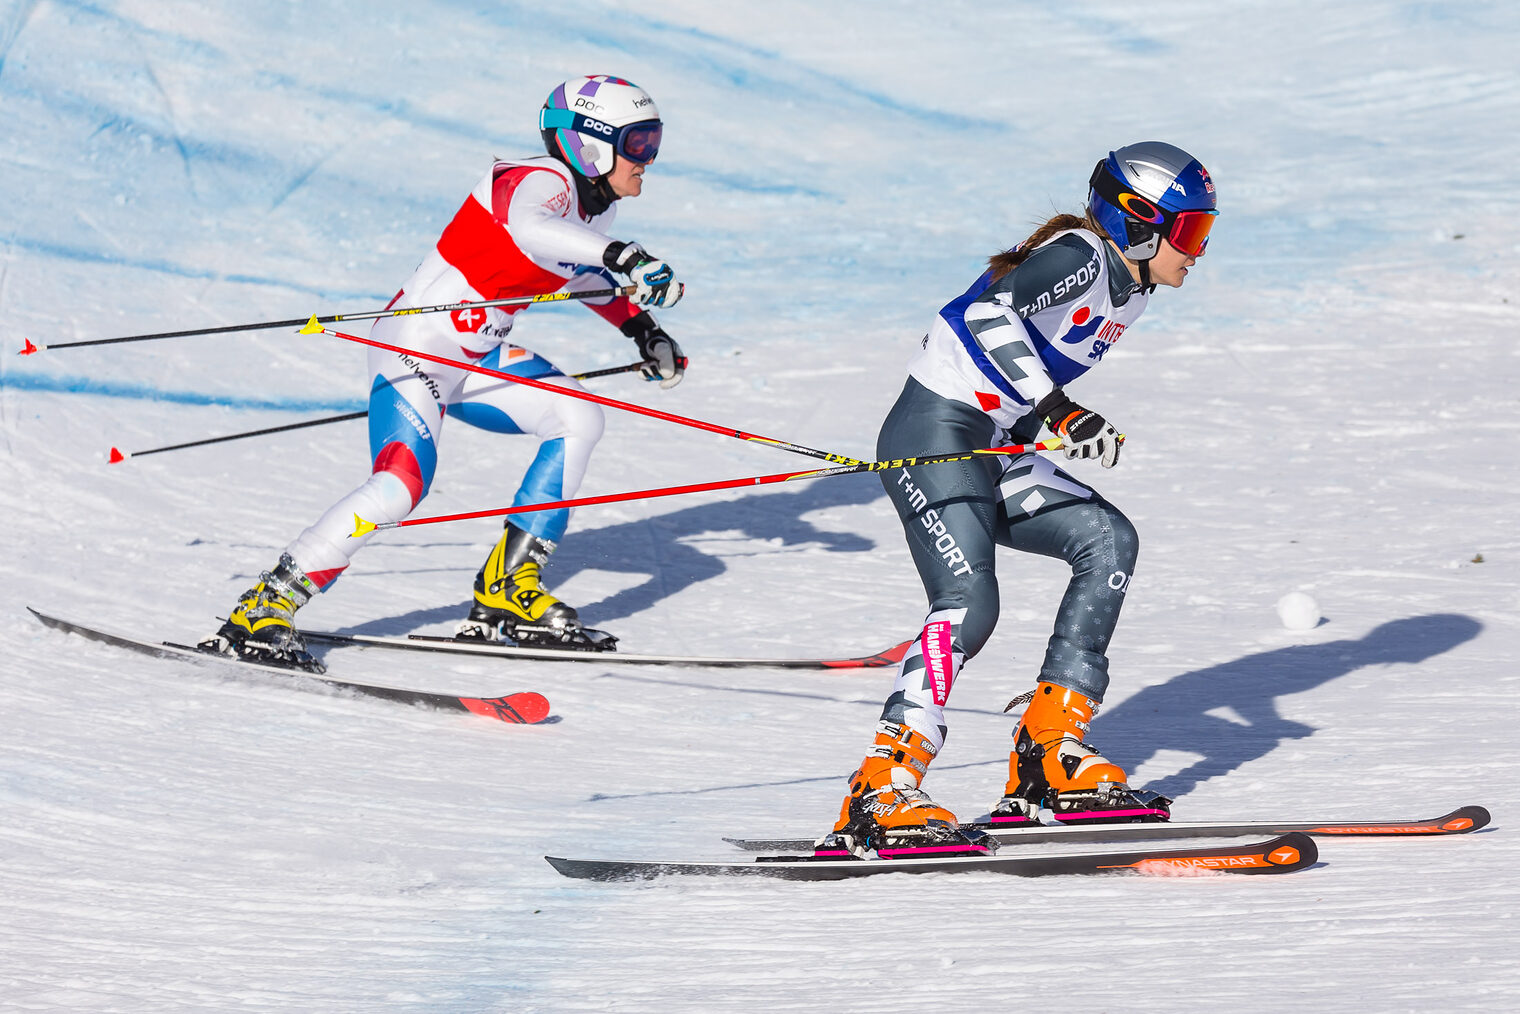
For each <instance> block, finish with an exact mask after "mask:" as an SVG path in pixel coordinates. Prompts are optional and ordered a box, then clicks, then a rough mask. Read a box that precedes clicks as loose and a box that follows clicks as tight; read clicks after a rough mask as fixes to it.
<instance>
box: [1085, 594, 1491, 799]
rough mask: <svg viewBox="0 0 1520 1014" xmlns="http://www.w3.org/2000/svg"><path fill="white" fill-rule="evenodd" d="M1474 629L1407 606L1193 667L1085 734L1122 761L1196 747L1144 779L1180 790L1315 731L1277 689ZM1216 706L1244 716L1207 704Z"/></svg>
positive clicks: (1308, 683)
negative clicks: (1285, 706) (1316, 640)
mask: <svg viewBox="0 0 1520 1014" xmlns="http://www.w3.org/2000/svg"><path fill="white" fill-rule="evenodd" d="M1482 629H1483V624H1481V623H1479V622H1478V621H1477V620H1475V619H1473V618H1472V617H1470V616H1461V615H1457V614H1452V613H1435V614H1432V615H1428V616H1412V617H1408V618H1406V619H1401V620H1392V621H1390V622H1388V623H1384V624H1382V625H1380V626H1378V627H1376V628H1374V629H1373V630H1372V631H1370V632H1369V633H1368V634H1367V635H1366V636H1365V637H1362V638H1359V639H1356V640H1341V641H1329V642H1326V643H1324V644H1303V645H1294V646H1292V647H1287V648H1278V649H1275V650H1273V651H1265V652H1261V653H1260V654H1256V655H1248V656H1246V657H1244V658H1240V659H1237V660H1235V661H1233V662H1225V663H1223V664H1221V665H1215V666H1210V667H1209V668H1207V669H1196V670H1194V671H1193V672H1189V673H1184V674H1182V675H1181V676H1177V677H1175V678H1174V679H1171V680H1169V681H1167V682H1166V683H1163V684H1161V685H1159V686H1154V687H1147V688H1146V689H1144V690H1141V691H1140V692H1139V693H1137V694H1135V695H1134V696H1133V697H1130V698H1128V699H1127V700H1125V701H1123V702H1122V703H1120V704H1116V705H1115V706H1114V708H1113V710H1111V711H1105V712H1104V713H1103V714H1102V715H1100V716H1099V717H1098V718H1097V719H1096V720H1095V721H1094V722H1093V737H1094V739H1095V740H1096V741H1097V742H1099V743H1101V744H1103V745H1104V747H1105V751H1106V752H1107V753H1108V756H1110V757H1113V758H1115V760H1117V761H1119V762H1120V763H1121V764H1124V765H1125V766H1126V768H1127V769H1128V770H1131V771H1133V770H1134V769H1135V768H1136V767H1138V766H1139V765H1140V764H1142V763H1144V762H1145V761H1147V760H1149V759H1150V758H1152V757H1154V756H1155V755H1156V754H1157V753H1158V752H1160V751H1162V750H1182V751H1187V752H1189V753H1197V754H1202V755H1203V758H1202V759H1201V760H1198V761H1196V762H1194V763H1193V764H1191V765H1189V766H1188V767H1186V768H1184V769H1183V770H1181V771H1179V772H1177V773H1176V774H1174V775H1168V776H1167V777H1165V778H1162V779H1160V780H1159V781H1156V782H1151V783H1149V784H1147V785H1146V786H1145V787H1146V788H1148V789H1153V790H1155V791H1157V792H1160V793H1162V794H1163V795H1167V796H1171V797H1172V798H1174V799H1176V798H1180V797H1181V796H1184V795H1186V794H1187V793H1188V792H1191V791H1192V790H1193V789H1194V788H1196V787H1197V786H1198V785H1199V783H1201V782H1204V781H1207V780H1208V779H1210V778H1215V777H1218V776H1219V775H1223V774H1227V773H1229V772H1231V771H1234V770H1235V769H1237V768H1239V767H1241V766H1243V765H1245V764H1247V763H1249V762H1250V761H1253V760H1256V759H1257V758H1259V757H1264V756H1266V755H1267V754H1269V753H1271V752H1272V751H1273V750H1275V749H1276V748H1277V747H1278V746H1279V745H1281V744H1282V743H1284V742H1286V741H1287V740H1290V739H1303V738H1306V737H1308V736H1311V735H1313V734H1314V733H1315V731H1316V728H1315V727H1314V726H1311V725H1305V724H1303V723H1301V722H1294V721H1290V720H1288V719H1286V718H1284V717H1283V716H1282V715H1281V714H1279V713H1278V710H1277V703H1276V702H1277V698H1279V697H1283V696H1286V695H1288V694H1297V693H1302V692H1303V691H1305V690H1312V689H1314V688H1315V687H1318V686H1320V685H1322V684H1324V683H1328V682H1329V681H1331V680H1333V679H1337V678H1338V677H1341V676H1345V675H1347V674H1349V673H1351V672H1353V671H1355V670H1357V669H1361V668H1363V667H1365V666H1373V665H1393V664H1396V663H1406V664H1414V663H1417V662H1423V661H1425V660H1426V659H1429V658H1432V657H1434V656H1436V655H1439V654H1442V653H1443V652H1447V651H1450V650H1451V649H1453V648H1455V647H1457V646H1458V645H1460V644H1462V643H1464V642H1466V641H1470V640H1472V639H1473V638H1474V637H1476V636H1477V635H1478V633H1479V632H1480V631H1481V630H1482ZM1375 692H1376V691H1372V693H1375ZM1221 708H1229V709H1230V710H1231V711H1233V712H1234V715H1233V716H1231V718H1237V717H1238V719H1243V720H1244V721H1245V722H1246V723H1248V724H1245V725H1242V724H1241V723H1240V721H1238V720H1233V721H1232V720H1231V718H1224V717H1220V716H1219V715H1217V714H1210V713H1209V712H1211V711H1216V710H1218V709H1221ZM1115 747H1117V749H1116V748H1115Z"/></svg>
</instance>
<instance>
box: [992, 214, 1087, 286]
mask: <svg viewBox="0 0 1520 1014" xmlns="http://www.w3.org/2000/svg"><path fill="white" fill-rule="evenodd" d="M1068 229H1086V230H1087V231H1088V232H1094V233H1097V234H1098V237H1099V238H1100V239H1107V238H1108V233H1106V232H1104V231H1103V227H1102V226H1100V225H1099V224H1098V223H1097V221H1095V220H1094V219H1093V216H1092V212H1090V211H1089V212H1088V213H1087V214H1086V215H1080V216H1079V215H1056V216H1054V217H1052V218H1049V219H1047V220H1046V221H1045V224H1044V225H1042V226H1040V227H1039V228H1038V229H1036V230H1035V231H1034V232H1032V233H1030V235H1029V238H1028V239H1026V240H1024V242H1022V243H1020V244H1019V245H1018V246H1016V247H1014V248H1013V249H1012V250H1004V251H1003V252H1002V253H999V254H993V255H992V256H991V257H990V258H988V260H987V266H988V267H989V268H991V269H992V280H993V281H997V280H998V279H1000V278H1003V277H1005V276H1006V275H1007V274H1008V272H1010V271H1012V270H1013V269H1014V268H1016V267H1018V266H1019V265H1020V264H1023V263H1024V261H1026V260H1027V259H1028V258H1029V255H1030V254H1032V253H1034V251H1035V248H1036V247H1038V246H1040V245H1041V244H1042V243H1044V242H1045V241H1046V240H1048V239H1050V237H1052V236H1054V235H1055V234H1056V233H1058V232H1065V231H1066V230H1068Z"/></svg>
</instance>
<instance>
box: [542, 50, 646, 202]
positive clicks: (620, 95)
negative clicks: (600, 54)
mask: <svg viewBox="0 0 1520 1014" xmlns="http://www.w3.org/2000/svg"><path fill="white" fill-rule="evenodd" d="M661 128H662V124H661V123H660V110H659V109H658V108H657V107H656V106H655V104H654V99H652V98H650V97H649V93H648V92H646V91H645V90H644V89H642V88H640V87H639V86H638V85H636V84H634V83H633V82H631V81H624V80H623V79H622V78H620V77H612V76H610V75H607V74H591V75H589V76H587V77H576V78H571V79H570V80H569V81H566V82H565V83H564V84H562V85H560V86H559V87H558V88H556V89H554V91H552V92H550V93H549V97H548V98H547V99H546V100H544V108H543V109H541V110H540V111H539V114H538V129H539V131H540V132H541V133H542V134H543V137H544V146H545V147H546V148H548V149H549V154H551V155H553V156H554V157H555V158H557V159H559V160H560V161H562V162H564V163H565V164H566V165H568V166H569V167H570V168H571V169H572V170H574V171H575V172H577V173H579V174H580V175H582V176H585V177H586V178H587V179H595V178H597V177H598V176H604V175H606V174H607V173H610V172H612V167H613V164H614V161H615V159H614V156H615V155H621V156H623V157H624V158H626V159H628V160H629V161H630V162H637V163H639V164H640V165H644V164H647V163H649V162H653V161H654V157H655V156H656V155H657V154H659V151H660V133H661Z"/></svg>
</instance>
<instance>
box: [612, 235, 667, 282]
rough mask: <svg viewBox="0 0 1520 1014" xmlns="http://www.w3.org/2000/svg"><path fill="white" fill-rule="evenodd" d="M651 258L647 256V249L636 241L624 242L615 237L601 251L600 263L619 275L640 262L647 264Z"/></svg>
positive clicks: (627, 271)
mask: <svg viewBox="0 0 1520 1014" xmlns="http://www.w3.org/2000/svg"><path fill="white" fill-rule="evenodd" d="M652 260H654V258H653V257H651V256H649V251H647V250H645V249H644V248H643V247H641V246H639V245H638V244H637V243H624V242H622V241H621V240H616V239H615V240H613V241H612V242H611V243H608V244H607V249H605V250H603V251H602V264H603V265H605V266H606V268H607V270H608V271H616V272H617V273H618V274H620V275H626V274H628V273H629V272H630V271H632V270H633V269H634V268H636V267H638V266H639V265H640V264H648V263H649V262H650V261H652Z"/></svg>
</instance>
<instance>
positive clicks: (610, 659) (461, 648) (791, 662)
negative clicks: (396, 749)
mask: <svg viewBox="0 0 1520 1014" xmlns="http://www.w3.org/2000/svg"><path fill="white" fill-rule="evenodd" d="M301 636H302V637H304V638H306V640H307V641H311V642H315V643H318V644H336V645H351V646H355V647H360V648H401V649H404V650H407V651H439V652H446V653H448V654H454V655H491V656H496V657H498V658H519V659H532V660H533V661H536V662H595V663H596V664H598V665H681V666H700V667H702V668H705V669H735V668H770V669H880V668H883V667H885V666H891V665H896V664H897V663H898V662H900V661H901V660H902V657H903V653H904V652H905V651H907V649H908V646H909V645H910V644H912V643H913V642H912V641H904V642H902V643H901V644H898V645H894V646H893V647H891V648H888V649H887V650H886V651H882V652H878V653H877V654H875V655H860V656H855V657H845V658H742V657H723V656H720V657H715V658H703V657H699V656H694V655H639V654H634V653H631V652H626V651H599V650H597V649H596V648H594V647H589V646H586V647H577V646H574V645H571V646H567V647H563V648H544V647H530V646H527V645H517V644H492V643H491V642H488V641H458V640H455V639H454V638H452V637H439V636H435V635H431V634H411V635H409V636H407V637H385V636H380V635H376V634H339V633H335V632H333V631H327V630H303V631H301Z"/></svg>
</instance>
